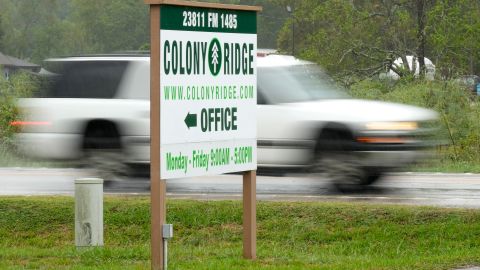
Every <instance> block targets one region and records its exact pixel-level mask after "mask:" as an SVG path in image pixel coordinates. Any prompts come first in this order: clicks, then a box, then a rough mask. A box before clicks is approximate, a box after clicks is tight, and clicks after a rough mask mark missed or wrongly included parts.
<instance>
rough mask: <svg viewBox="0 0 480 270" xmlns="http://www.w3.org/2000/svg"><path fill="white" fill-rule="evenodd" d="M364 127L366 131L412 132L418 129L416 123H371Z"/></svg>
mask: <svg viewBox="0 0 480 270" xmlns="http://www.w3.org/2000/svg"><path fill="white" fill-rule="evenodd" d="M365 127H366V128H367V129H368V130H399V131H400V130H401V131H412V130H416V129H418V123H417V122H371V123H367V124H366V125H365Z"/></svg>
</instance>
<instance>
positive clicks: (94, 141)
mask: <svg viewBox="0 0 480 270" xmlns="http://www.w3.org/2000/svg"><path fill="white" fill-rule="evenodd" d="M83 153H84V155H83V163H84V164H85V166H86V167H87V168H89V169H91V170H93V173H94V174H95V175H96V176H97V177H99V178H101V179H103V180H104V181H105V182H104V183H105V185H106V186H108V185H110V184H111V183H113V181H115V180H120V179H121V178H122V177H123V176H125V175H127V174H128V166H127V165H126V163H125V160H124V153H123V149H122V147H121V140H120V136H119V133H118V131H117V129H116V128H115V127H114V126H104V127H95V128H94V129H87V131H86V133H85V138H84V144H83Z"/></svg>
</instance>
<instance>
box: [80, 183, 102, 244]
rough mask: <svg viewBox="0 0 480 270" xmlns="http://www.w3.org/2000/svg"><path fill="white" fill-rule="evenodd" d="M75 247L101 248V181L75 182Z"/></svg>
mask: <svg viewBox="0 0 480 270" xmlns="http://www.w3.org/2000/svg"><path fill="white" fill-rule="evenodd" d="M75 246H76V247H92V246H103V180H102V179H98V178H83V179H77V180H75Z"/></svg>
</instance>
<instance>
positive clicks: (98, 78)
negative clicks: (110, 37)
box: [37, 61, 128, 98]
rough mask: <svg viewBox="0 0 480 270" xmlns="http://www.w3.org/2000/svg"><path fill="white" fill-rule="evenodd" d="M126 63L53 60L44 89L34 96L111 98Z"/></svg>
mask: <svg viewBox="0 0 480 270" xmlns="http://www.w3.org/2000/svg"><path fill="white" fill-rule="evenodd" d="M127 65H128V62H126V61H84V62H81V61H75V62H65V63H62V64H59V63H55V64H54V66H52V69H51V71H53V72H54V73H55V75H52V76H51V79H50V81H51V82H50V84H49V87H48V88H47V89H43V90H42V91H40V92H39V93H38V95H37V96H38V97H50V98H113V97H114V96H115V94H116V92H117V89H118V86H119V85H120V82H121V80H122V77H123V73H124V72H125V69H126V67H127Z"/></svg>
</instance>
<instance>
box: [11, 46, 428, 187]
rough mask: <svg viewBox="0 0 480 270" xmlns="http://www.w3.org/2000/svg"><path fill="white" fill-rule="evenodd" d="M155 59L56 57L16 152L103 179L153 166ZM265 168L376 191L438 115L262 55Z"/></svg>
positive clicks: (28, 109)
mask: <svg viewBox="0 0 480 270" xmlns="http://www.w3.org/2000/svg"><path fill="white" fill-rule="evenodd" d="M149 59H150V58H149V56H148V55H129V56H128V55H104V56H101V55H98V56H84V57H68V58H61V59H49V60H47V61H46V68H47V69H48V70H50V71H51V72H53V73H54V74H56V75H52V76H51V77H52V82H53V83H52V84H51V85H52V87H50V88H48V89H43V90H42V91H40V92H39V93H38V94H37V96H36V97H35V98H28V99H23V100H20V103H19V106H20V108H21V110H22V112H23V113H24V119H23V121H18V122H16V124H18V125H21V126H22V129H21V133H19V134H18V146H19V148H20V149H21V150H23V152H24V153H27V154H28V155H30V156H32V157H38V158H46V159H57V160H85V161H87V162H88V163H89V164H91V165H92V166H95V167H96V168H98V169H100V171H103V172H114V173H121V172H124V171H125V169H126V168H127V166H126V165H135V164H137V165H138V164H143V165H148V164H149V150H150V148H149V142H150V138H149V124H150V119H149V106H150V104H149V96H150V93H149V92H150V90H149V89H150V87H149V82H150V78H149V77H150V76H149V75H150V72H149ZM257 63H258V64H257V65H258V89H257V90H258V91H257V100H258V166H259V168H274V169H275V170H284V169H295V170H307V171H311V172H315V173H321V174H324V175H326V176H327V177H328V178H330V179H332V180H333V181H335V182H336V183H337V184H342V185H343V184H345V183H348V184H351V183H354V184H362V185H365V184H370V183H373V182H374V181H375V180H377V179H378V178H379V177H380V176H381V175H382V174H383V173H385V172H388V171H391V170H394V169H398V168H401V167H404V166H406V165H409V164H411V163H413V162H415V161H417V160H418V159H419V158H420V157H421V156H422V154H423V151H421V150H422V149H424V148H425V147H426V146H427V145H428V143H429V142H428V141H427V139H426V138H427V137H425V136H426V135H429V133H430V132H431V130H430V129H428V128H426V126H427V125H428V123H429V122H432V121H434V120H436V118H437V114H436V113H435V112H434V111H431V110H427V109H423V108H418V107H413V106H407V105H401V104H393V103H386V102H380V101H365V100H355V99H352V98H349V97H348V96H346V95H345V94H344V93H343V92H342V91H341V90H338V89H337V88H336V87H335V86H334V84H333V83H332V81H331V79H330V78H329V77H328V76H327V75H326V74H325V73H324V72H323V71H322V70H321V69H320V68H319V67H318V66H317V65H315V64H313V63H311V62H306V61H301V60H298V59H295V58H293V57H291V56H285V55H277V54H269V53H259V54H258V59H257Z"/></svg>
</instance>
